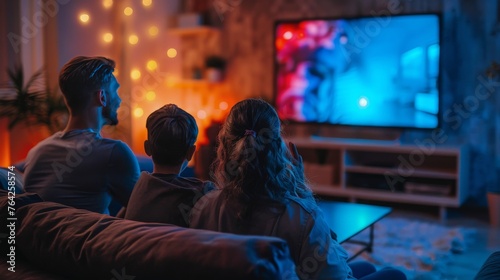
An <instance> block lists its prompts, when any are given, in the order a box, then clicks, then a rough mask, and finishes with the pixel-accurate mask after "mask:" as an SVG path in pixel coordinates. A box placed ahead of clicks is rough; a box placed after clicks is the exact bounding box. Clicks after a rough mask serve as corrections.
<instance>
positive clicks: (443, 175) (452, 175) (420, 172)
mask: <svg viewBox="0 0 500 280" xmlns="http://www.w3.org/2000/svg"><path fill="white" fill-rule="evenodd" d="M344 170H345V172H352V173H366V174H380V175H386V174H393V175H397V174H398V173H399V172H400V171H399V170H398V169H397V168H386V167H370V166H346V167H345V169H344ZM405 177H420V178H435V179H451V180H453V179H456V177H457V174H456V172H453V171H444V170H442V171H441V170H424V169H415V170H414V171H413V172H411V175H410V176H405Z"/></svg>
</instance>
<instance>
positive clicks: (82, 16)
mask: <svg viewBox="0 0 500 280" xmlns="http://www.w3.org/2000/svg"><path fill="white" fill-rule="evenodd" d="M89 20H90V16H89V15H88V14H85V13H83V14H80V21H81V22H82V23H88V22H89Z"/></svg>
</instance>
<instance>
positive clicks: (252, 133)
mask: <svg viewBox="0 0 500 280" xmlns="http://www.w3.org/2000/svg"><path fill="white" fill-rule="evenodd" d="M247 135H252V136H253V137H256V136H257V133H256V132H255V131H254V130H251V129H245V134H244V136H247Z"/></svg>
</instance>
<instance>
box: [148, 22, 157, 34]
mask: <svg viewBox="0 0 500 280" xmlns="http://www.w3.org/2000/svg"><path fill="white" fill-rule="evenodd" d="M148 33H149V35H151V36H156V35H158V27H156V26H154V25H153V26H151V27H150V28H149V29H148Z"/></svg>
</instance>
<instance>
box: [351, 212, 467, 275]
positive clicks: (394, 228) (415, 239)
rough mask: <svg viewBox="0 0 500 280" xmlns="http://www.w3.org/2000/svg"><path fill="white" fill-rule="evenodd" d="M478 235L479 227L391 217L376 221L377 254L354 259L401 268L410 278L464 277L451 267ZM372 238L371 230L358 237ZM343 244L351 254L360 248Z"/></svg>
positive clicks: (358, 238)
mask: <svg viewBox="0 0 500 280" xmlns="http://www.w3.org/2000/svg"><path fill="white" fill-rule="evenodd" d="M475 235H476V230H475V229H470V228H461V227H446V226H443V225H440V224H436V223H427V222H420V221H414V220H409V219H404V218H390V217H387V218H384V219H382V220H381V221H379V222H377V223H376V224H375V242H374V243H375V244H374V248H373V253H368V252H364V253H363V254H361V255H360V256H358V257H357V258H356V259H355V260H354V261H356V260H366V261H369V262H371V263H373V264H375V265H376V266H377V267H379V268H381V267H386V266H392V267H395V268H398V269H400V270H402V271H403V272H404V273H405V274H406V276H407V278H408V279H409V280H434V279H436V280H437V279H439V280H445V279H453V280H455V279H460V278H459V277H457V276H456V275H453V274H452V273H450V271H449V269H447V267H448V265H449V264H450V263H451V262H453V259H454V257H455V256H457V255H458V254H463V253H465V252H466V250H467V247H468V245H469V244H471V243H472V241H473V239H474V236H475ZM368 238H369V231H368V230H365V231H364V232H362V233H361V234H359V235H358V236H356V237H355V239H356V240H368ZM342 246H344V248H346V250H347V251H348V252H349V253H350V254H351V255H352V254H353V253H354V252H356V250H358V249H359V246H358V245H354V244H349V243H343V244H342Z"/></svg>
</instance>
